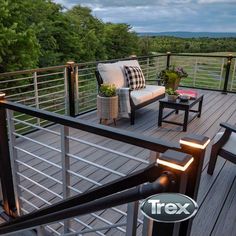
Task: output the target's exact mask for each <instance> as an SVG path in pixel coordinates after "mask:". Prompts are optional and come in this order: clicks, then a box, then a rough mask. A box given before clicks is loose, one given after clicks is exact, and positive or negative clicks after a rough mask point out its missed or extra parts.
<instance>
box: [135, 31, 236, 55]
mask: <svg viewBox="0 0 236 236" xmlns="http://www.w3.org/2000/svg"><path fill="white" fill-rule="evenodd" d="M139 41H140V42H139V46H140V51H141V52H142V54H143V55H148V54H150V53H153V52H155V53H156V52H158V53H166V52H173V53H209V52H235V51H236V38H207V37H206V38H176V37H170V36H150V37H148V36H145V37H140V40H139Z"/></svg>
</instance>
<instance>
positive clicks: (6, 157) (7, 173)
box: [0, 94, 16, 217]
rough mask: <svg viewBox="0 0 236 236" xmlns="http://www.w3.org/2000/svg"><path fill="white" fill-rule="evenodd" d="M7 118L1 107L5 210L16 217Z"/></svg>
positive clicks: (0, 174)
mask: <svg viewBox="0 0 236 236" xmlns="http://www.w3.org/2000/svg"><path fill="white" fill-rule="evenodd" d="M1 95H2V94H1ZM1 100H4V96H0V102H1ZM6 116H7V115H6V109H5V108H3V107H1V106H0V179H1V186H2V196H3V208H4V211H5V212H6V214H8V215H9V216H12V217H15V216H16V202H15V194H14V185H13V177H12V169H11V159H10V151H9V143H8V134H7V121H6V119H7V117H6Z"/></svg>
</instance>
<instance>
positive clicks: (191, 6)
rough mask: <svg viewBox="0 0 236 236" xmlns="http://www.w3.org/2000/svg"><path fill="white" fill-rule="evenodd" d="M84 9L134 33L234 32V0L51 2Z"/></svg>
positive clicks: (72, 0) (62, 0)
mask: <svg viewBox="0 0 236 236" xmlns="http://www.w3.org/2000/svg"><path fill="white" fill-rule="evenodd" d="M54 2H56V3H60V4H62V5H63V6H65V7H66V8H71V7H73V6H74V5H76V4H80V5H82V6H87V7H89V8H91V9H92V13H93V15H94V16H96V17H97V18H99V19H102V20H103V21H104V22H112V23H127V24H129V25H131V26H132V29H133V30H134V31H136V32H169V31H190V32H236V0H117V1H115V0H87V1H86V0H54Z"/></svg>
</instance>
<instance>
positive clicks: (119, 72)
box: [97, 60, 140, 88]
mask: <svg viewBox="0 0 236 236" xmlns="http://www.w3.org/2000/svg"><path fill="white" fill-rule="evenodd" d="M124 66H138V67H139V68H140V65H139V63H138V61H137V60H127V61H118V62H115V63H99V64H98V65H97V69H98V71H99V73H100V75H101V77H102V80H103V83H107V84H114V85H115V86H116V88H123V87H127V81H126V76H125V71H124Z"/></svg>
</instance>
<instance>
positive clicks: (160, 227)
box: [142, 150, 192, 236]
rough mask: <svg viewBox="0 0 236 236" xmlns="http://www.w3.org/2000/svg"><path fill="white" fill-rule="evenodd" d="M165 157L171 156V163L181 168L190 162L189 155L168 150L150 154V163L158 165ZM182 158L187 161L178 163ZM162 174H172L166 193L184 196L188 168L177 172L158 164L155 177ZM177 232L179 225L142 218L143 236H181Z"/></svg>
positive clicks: (190, 157)
mask: <svg viewBox="0 0 236 236" xmlns="http://www.w3.org/2000/svg"><path fill="white" fill-rule="evenodd" d="M165 155H166V156H170V155H171V157H172V160H173V162H174V163H178V164H179V165H181V166H182V164H184V165H186V163H188V162H190V161H192V156H191V155H188V154H185V153H181V152H176V151H169V150H168V151H166V152H165V153H163V154H159V153H156V152H151V156H150V159H151V160H150V161H151V162H157V163H158V160H165V159H164V158H165ZM183 156H184V157H186V159H185V161H186V160H187V162H186V163H185V161H184V162H183V161H180V159H181V158H179V157H183ZM190 163H191V162H190ZM190 165H192V164H190ZM163 172H168V173H172V175H173V180H172V181H171V186H170V187H169V188H168V189H167V191H166V192H174V193H182V194H185V192H186V186H187V181H188V176H189V168H187V169H186V170H179V169H174V168H173V167H170V166H168V165H165V164H160V163H158V173H157V175H161V174H163ZM179 230H180V223H159V222H155V221H152V220H150V219H147V218H146V217H144V224H143V233H142V235H143V236H156V235H159V236H174V235H175V236H176V235H181V234H179ZM181 236H182V235H181Z"/></svg>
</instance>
